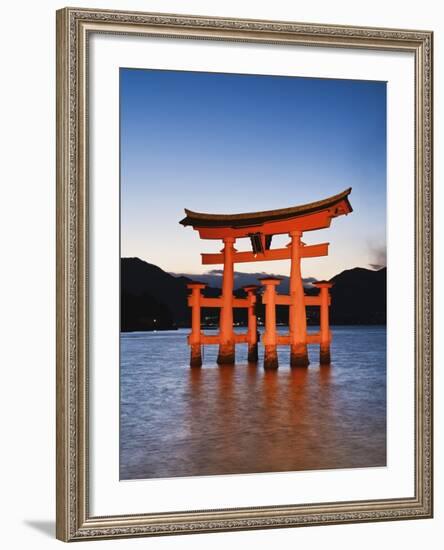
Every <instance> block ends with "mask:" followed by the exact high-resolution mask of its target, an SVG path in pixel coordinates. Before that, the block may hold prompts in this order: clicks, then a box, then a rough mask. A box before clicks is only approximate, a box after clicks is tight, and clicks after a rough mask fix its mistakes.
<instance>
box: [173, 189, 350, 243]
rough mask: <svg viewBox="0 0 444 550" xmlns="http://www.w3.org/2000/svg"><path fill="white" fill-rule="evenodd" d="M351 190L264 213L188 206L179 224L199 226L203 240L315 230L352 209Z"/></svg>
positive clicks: (197, 227) (326, 225)
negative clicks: (199, 209) (220, 211)
mask: <svg viewBox="0 0 444 550" xmlns="http://www.w3.org/2000/svg"><path fill="white" fill-rule="evenodd" d="M351 190H352V189H351V187H349V188H348V189H346V190H345V191H342V193H338V194H337V195H333V196H331V197H328V198H326V199H322V200H320V201H316V202H311V203H308V204H302V205H297V206H292V207H289V208H280V209H278V210H264V211H262V212H245V213H240V214H207V213H203V212H193V211H192V210H188V209H186V208H185V213H186V217H185V218H183V220H181V221H180V222H179V223H181V224H182V225H184V226H192V227H193V228H194V229H197V230H198V231H199V234H200V236H201V238H204V239H217V238H221V237H225V236H233V237H246V236H249V235H250V234H251V232H252V231H256V232H260V233H262V234H263V235H277V234H280V233H286V232H287V231H289V230H294V229H298V230H301V231H312V230H315V229H322V228H324V227H328V226H329V225H330V221H331V219H332V218H336V217H337V216H341V215H343V214H349V213H350V212H352V211H353V209H352V207H351V204H350V202H349V200H348V195H349V194H350V193H351Z"/></svg>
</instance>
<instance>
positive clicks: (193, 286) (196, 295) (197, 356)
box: [187, 282, 207, 367]
mask: <svg viewBox="0 0 444 550" xmlns="http://www.w3.org/2000/svg"><path fill="white" fill-rule="evenodd" d="M206 286H207V285H205V284H203V283H198V282H195V283H188V284H187V288H189V289H190V290H191V295H190V296H189V297H188V305H189V306H191V333H190V335H189V336H188V343H189V344H190V348H191V357H190V367H201V366H202V353H201V331H200V300H201V290H202V289H204V288H205V287H206Z"/></svg>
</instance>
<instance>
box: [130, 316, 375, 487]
mask: <svg viewBox="0 0 444 550" xmlns="http://www.w3.org/2000/svg"><path fill="white" fill-rule="evenodd" d="M244 330H245V329H244ZM313 330H314V331H316V328H315V327H313ZM332 331H333V344H332V364H331V366H328V367H325V366H323V367H320V366H319V362H318V361H319V346H314V345H313V346H309V352H310V361H311V364H310V366H309V367H308V368H307V369H304V368H299V369H290V368H289V366H288V364H289V353H288V347H285V346H283V347H281V348H279V361H280V366H279V369H278V370H277V371H264V369H263V367H262V350H261V347H259V349H260V362H259V363H258V365H257V366H256V365H249V364H248V363H247V359H246V357H247V355H246V354H247V349H246V348H247V347H246V345H239V346H237V349H236V352H237V357H236V359H237V362H236V365H235V366H234V367H229V366H224V367H219V366H217V365H216V362H215V361H216V353H217V346H206V347H205V351H204V353H205V356H204V366H203V367H202V368H201V369H198V368H195V369H190V368H189V366H188V358H189V351H188V346H187V343H186V334H187V333H188V332H189V331H188V330H180V331H171V332H157V333H153V332H138V333H124V334H122V335H121V373H120V388H121V398H120V399H121V409H120V411H121V412H120V477H121V479H140V478H155V477H176V476H196V475H214V474H232V473H248V472H250V473H253V472H272V471H292V470H306V469H310V470H312V469H323V468H352V467H370V466H384V465H385V463H386V329H385V327H380V326H365V327H362V326H347V327H345V326H343V327H332Z"/></svg>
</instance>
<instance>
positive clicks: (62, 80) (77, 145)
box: [56, 8, 433, 541]
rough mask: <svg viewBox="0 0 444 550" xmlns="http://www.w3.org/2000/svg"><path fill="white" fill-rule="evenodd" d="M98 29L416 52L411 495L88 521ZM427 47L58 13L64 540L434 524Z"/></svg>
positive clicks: (60, 527)
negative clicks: (93, 76) (93, 53)
mask: <svg viewBox="0 0 444 550" xmlns="http://www.w3.org/2000/svg"><path fill="white" fill-rule="evenodd" d="M92 32H112V33H125V34H134V33H137V34H139V35H151V36H153V35H160V36H169V37H183V38H188V39H190V38H194V39H206V40H225V41H233V40H234V41H243V42H250V41H255V42H262V43H274V44H278V43H285V44H299V45H300V44H308V45H311V46H319V47H322V46H329V47H353V48H364V49H378V50H392V51H393V50H398V51H408V52H412V53H413V54H414V56H415V67H416V79H415V80H416V82H415V123H416V128H415V145H416V151H415V155H416V159H415V160H416V166H415V170H416V174H415V180H416V181H415V208H416V212H415V246H416V250H415V253H416V265H415V286H416V292H415V294H416V296H415V300H416V313H415V315H416V319H415V323H416V335H415V338H416V342H415V344H416V354H415V381H416V384H415V443H416V445H415V466H416V467H415V496H414V497H413V498H393V499H387V500H379V501H355V502H341V503H334V502H333V503H331V502H330V503H319V504H310V505H297V506H267V507H264V508H241V509H223V510H199V511H190V512H177V513H158V514H141V515H136V516H124V515H122V516H120V515H119V516H112V517H92V516H91V515H90V513H89V510H88V439H87V438H88V407H87V380H88V358H87V299H88V288H87V287H88V285H87V283H88V281H87V248H88V231H87V209H88V204H87V192H86V190H87V186H88V181H87V150H86V144H87V137H88V136H87V125H86V116H87V105H86V59H87V58H86V46H87V38H88V35H89V34H90V33H92ZM432 40H433V33H432V32H429V31H414V30H397V29H379V28H367V27H350V26H334V25H314V24H306V23H289V22H280V21H254V20H239V19H228V18H215V17H197V16H189V15H172V14H150V13H134V12H123V11H119V12H118V11H99V10H90V9H78V8H65V9H62V10H59V11H58V12H57V460H56V463H57V484H56V485H57V507H56V508H57V522H56V523H57V538H59V539H61V540H63V541H73V540H85V539H95V538H112V537H129V536H147V535H167V534H183V533H201V532H208V531H232V530H241V529H244V530H245V529H264V528H277V527H291V526H294V527H297V526H303V525H319V524H332V523H350V522H364V521H384V520H399V519H416V518H429V517H432V513H433V512H432V510H433V496H432V260H433V257H432Z"/></svg>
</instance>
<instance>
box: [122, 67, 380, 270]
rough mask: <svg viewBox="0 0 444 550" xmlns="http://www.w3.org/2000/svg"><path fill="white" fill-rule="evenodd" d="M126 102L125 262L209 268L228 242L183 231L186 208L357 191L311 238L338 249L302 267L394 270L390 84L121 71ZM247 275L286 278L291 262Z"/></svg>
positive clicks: (257, 204) (251, 205) (242, 208)
mask: <svg viewBox="0 0 444 550" xmlns="http://www.w3.org/2000/svg"><path fill="white" fill-rule="evenodd" d="M120 98H121V99H120V102H121V255H122V257H128V256H138V257H139V258H141V259H143V260H146V261H148V262H150V263H154V264H156V265H158V266H159V267H161V268H162V269H165V270H166V271H170V272H176V273H203V272H206V271H207V270H208V266H202V265H201V263H200V253H201V252H207V251H208V252H212V251H217V250H219V249H220V248H221V243H220V242H217V241H208V240H205V241H203V240H200V239H199V236H198V233H197V232H195V231H193V230H192V228H189V227H188V228H184V227H183V226H181V225H179V223H178V222H179V220H181V219H182V218H183V217H184V212H183V209H184V208H185V207H186V208H190V209H191V210H197V211H203V212H217V213H230V212H248V211H257V210H268V209H274V208H284V207H288V206H292V205H296V204H303V203H306V202H312V201H315V200H319V199H322V198H325V197H327V196H330V195H334V194H336V193H338V192H340V191H342V190H343V189H345V188H347V187H352V188H353V190H352V194H351V196H350V202H351V204H352V206H353V210H354V211H353V212H352V213H351V214H350V215H348V216H342V217H340V218H336V219H334V220H333V222H332V226H331V228H329V229H324V230H321V231H316V232H307V233H305V234H304V238H303V240H304V241H305V242H306V243H316V242H325V241H327V242H330V253H329V256H328V257H324V258H314V259H306V260H304V261H303V276H304V277H316V278H318V279H319V278H330V277H332V276H334V275H335V274H337V273H339V272H340V271H342V270H344V269H348V268H351V267H355V266H361V267H369V266H370V265H372V264H384V262H385V246H386V235H385V230H386V84H385V83H384V82H368V81H356V80H330V79H309V78H294V77H270V76H253V75H232V74H218V73H196V72H181V71H158V70H138V69H121V70H120ZM287 241H288V238H286V237H285V236H282V237H278V238H276V239H274V240H273V245H274V246H276V245H278V244H285V243H286V242H287ZM248 246H249V243H248V242H247V241H246V240H240V241H238V242H237V243H236V248H237V249H238V250H243V249H247V248H248ZM209 267H211V266H209ZM214 267H215V268H217V267H219V266H214ZM237 269H238V270H239V271H248V272H258V271H265V272H268V273H282V274H288V270H289V265H288V261H278V262H262V263H259V262H258V263H252V264H239V265H238V266H237Z"/></svg>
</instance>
